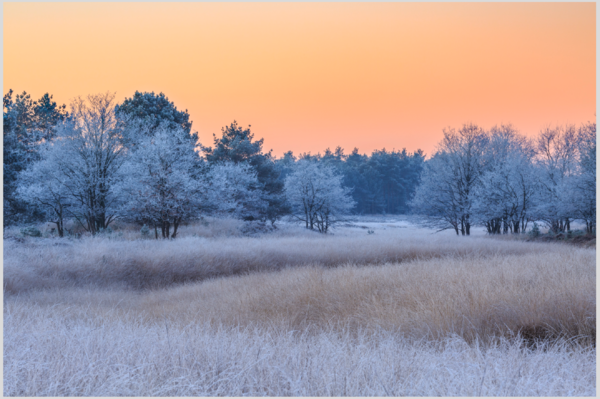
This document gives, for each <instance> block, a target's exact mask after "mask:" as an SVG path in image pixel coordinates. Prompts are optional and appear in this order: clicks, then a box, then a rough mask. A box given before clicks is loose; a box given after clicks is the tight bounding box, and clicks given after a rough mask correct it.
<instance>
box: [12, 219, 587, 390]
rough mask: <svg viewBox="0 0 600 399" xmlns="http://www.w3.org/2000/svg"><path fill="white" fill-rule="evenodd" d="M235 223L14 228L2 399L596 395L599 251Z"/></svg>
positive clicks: (401, 225)
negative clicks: (24, 233) (149, 236)
mask: <svg viewBox="0 0 600 399" xmlns="http://www.w3.org/2000/svg"><path fill="white" fill-rule="evenodd" d="M227 223H229V224H227ZM236 229H237V227H236V226H235V224H234V223H232V222H223V221H218V220H213V221H211V223H210V224H209V225H208V226H205V225H195V226H188V227H185V228H183V229H182V237H181V238H178V239H176V240H173V241H162V240H161V241H155V240H140V239H138V238H139V233H138V232H136V231H135V230H134V229H132V230H129V231H127V230H125V231H124V232H123V234H122V235H119V234H114V235H113V236H112V238H109V237H96V238H83V239H79V240H70V239H63V240H58V239H53V238H38V239H35V238H26V239H22V240H14V239H10V238H9V239H6V240H5V241H4V290H5V291H4V292H5V294H4V394H5V395H7V396H31V395H38V396H61V395H72V396H87V395H92V396H107V395H108V396H121V395H135V396H155V395H162V396H188V395H228V396H242V395H249V396H261V395H276V396H287V395H295V396H302V395H307V396H330V395H333V396H345V395H352V396H365V395H391V396H401V395H410V396H422V395H428V396H433V395H441V396H453V395H458V396H469V395H483V396H486V395H490V396H512V395H515V396H527V395H534V396H563V395H575V396H595V393H596V386H595V381H596V351H595V334H596V332H595V323H596V316H595V315H596V302H595V298H596V286H595V282H596V272H595V264H596V251H595V248H580V247H576V246H572V245H566V244H560V243H537V242H536V243H531V242H524V241H521V240H515V239H510V238H508V237H502V238H492V237H487V236H485V235H484V234H483V233H482V232H478V231H476V232H475V234H474V236H471V237H457V236H455V235H454V233H453V232H450V231H446V232H441V233H438V234H432V233H433V231H432V230H427V229H420V228H417V227H416V226H414V225H413V224H412V223H411V221H410V219H407V218H402V217H397V218H387V219H383V218H377V217H372V218H366V217H365V218H361V219H358V220H355V221H354V222H352V223H348V224H347V225H346V226H344V227H340V228H338V229H336V230H334V235H329V236H322V235H319V234H312V233H310V232H307V231H305V230H303V229H300V228H297V227H294V226H289V225H286V224H285V223H282V224H281V227H280V228H279V229H278V230H276V231H275V232H273V233H269V234H265V235H262V236H260V235H259V236H255V237H240V236H239V234H237V233H236V231H237V230H236ZM368 230H373V231H374V233H373V234H368V233H367V231H368Z"/></svg>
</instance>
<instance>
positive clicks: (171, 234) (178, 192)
mask: <svg viewBox="0 0 600 399" xmlns="http://www.w3.org/2000/svg"><path fill="white" fill-rule="evenodd" d="M153 130H154V132H153V135H144V136H143V138H142V139H141V140H139V142H138V144H137V145H136V146H135V148H134V149H133V150H132V151H131V153H130V154H129V155H128V157H127V160H126V162H125V163H124V165H123V168H122V169H121V173H120V174H121V175H122V176H123V179H122V181H121V182H120V184H119V185H118V186H117V190H118V191H119V193H120V194H121V196H122V197H123V201H122V205H121V208H120V216H121V217H122V218H123V219H125V220H128V221H131V222H136V223H139V224H148V225H152V226H154V229H155V236H156V238H158V230H159V229H160V231H161V236H162V237H163V238H175V237H176V236H177V231H178V228H179V226H180V225H181V224H182V223H185V222H187V221H189V220H193V219H195V218H197V217H198V216H199V215H200V212H201V210H202V209H204V208H207V207H208V206H209V198H208V195H207V187H208V185H207V184H206V183H205V182H204V181H202V180H197V179H195V178H194V176H193V175H194V170H195V167H196V166H197V163H198V159H199V155H198V153H197V152H196V151H195V150H196V146H195V145H194V144H193V143H192V142H190V141H189V140H186V139H183V138H182V137H183V133H184V132H183V131H182V128H181V127H175V128H173V127H172V126H169V125H168V124H167V123H161V124H160V125H159V126H158V127H153ZM174 130H177V131H174ZM144 132H145V130H144V129H142V130H141V133H140V134H143V133H144ZM171 227H172V228H173V230H172V231H171Z"/></svg>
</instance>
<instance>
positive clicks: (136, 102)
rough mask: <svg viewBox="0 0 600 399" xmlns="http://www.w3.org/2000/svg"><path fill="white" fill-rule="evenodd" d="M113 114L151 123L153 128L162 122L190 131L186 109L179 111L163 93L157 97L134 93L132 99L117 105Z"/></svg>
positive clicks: (190, 125)
mask: <svg viewBox="0 0 600 399" xmlns="http://www.w3.org/2000/svg"><path fill="white" fill-rule="evenodd" d="M115 112H116V113H117V114H121V115H127V116H130V117H134V118H139V119H142V120H145V121H148V120H150V121H153V125H154V128H157V127H158V125H159V124H160V123H161V122H163V121H169V122H170V123H172V124H173V127H176V126H179V127H181V128H182V129H183V130H184V131H185V132H186V133H188V134H190V132H191V129H192V122H191V121H190V114H189V113H188V111H187V109H186V110H185V111H179V110H178V109H177V107H176V106H175V104H173V103H172V102H171V101H169V99H168V98H167V97H166V96H165V95H164V94H163V93H160V94H158V95H157V94H154V92H151V93H148V92H144V93H140V92H139V91H136V92H135V94H134V95H133V97H132V98H126V99H125V101H123V103H122V104H120V105H117V106H116V107H115Z"/></svg>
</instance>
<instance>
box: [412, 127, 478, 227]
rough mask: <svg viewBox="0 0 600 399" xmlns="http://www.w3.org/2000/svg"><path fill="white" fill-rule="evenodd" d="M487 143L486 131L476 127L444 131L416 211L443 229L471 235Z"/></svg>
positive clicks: (416, 200) (416, 201) (425, 173)
mask: <svg viewBox="0 0 600 399" xmlns="http://www.w3.org/2000/svg"><path fill="white" fill-rule="evenodd" d="M487 143H488V135H487V134H486V132H485V131H484V130H483V129H481V128H480V127H478V126H477V125H474V124H465V125H463V127H462V128H461V129H460V130H458V131H456V130H455V129H444V138H443V140H442V142H441V143H440V145H439V148H438V150H437V152H436V154H435V155H434V157H433V158H432V159H431V160H430V161H429V162H428V163H429V165H427V163H426V167H425V170H424V171H423V174H422V176H421V179H422V180H421V185H420V186H419V187H418V188H417V190H416V193H415V197H414V198H413V201H412V205H413V212H415V213H420V214H422V215H424V216H426V217H428V218H429V220H430V223H433V224H434V225H436V226H437V227H439V228H441V229H447V228H453V229H454V230H455V231H456V234H459V231H460V233H461V234H462V235H469V234H470V233H471V225H472V224H473V223H474V220H473V210H472V206H473V202H474V200H475V192H474V189H475V188H476V187H477V185H478V184H479V179H480V177H481V174H482V173H483V172H484V170H485V161H486V159H485V150H486V146H487ZM434 159H435V161H433V160H434Z"/></svg>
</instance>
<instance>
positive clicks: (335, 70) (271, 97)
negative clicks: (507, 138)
mask: <svg viewBox="0 0 600 399" xmlns="http://www.w3.org/2000/svg"><path fill="white" fill-rule="evenodd" d="M3 7H4V92H6V91H8V89H9V88H12V89H13V90H15V91H16V92H21V91H23V90H26V91H27V92H29V93H31V94H32V96H33V97H35V98H36V99H37V98H39V97H40V96H41V95H42V94H43V93H45V92H49V93H50V94H53V95H54V98H55V100H57V101H58V102H59V103H67V104H68V103H69V102H70V99H71V98H73V97H75V96H77V95H87V94H90V93H97V92H105V91H107V90H109V91H113V92H116V93H117V99H118V100H119V102H120V101H122V100H123V99H124V98H125V97H131V96H132V95H133V93H134V92H135V91H136V90H139V91H154V92H157V93H158V92H161V91H162V92H164V93H165V94H166V95H167V96H168V97H169V99H170V100H171V101H174V102H175V105H176V106H177V107H178V108H180V109H186V108H187V109H188V110H189V112H190V115H191V119H192V120H193V129H194V130H197V131H198V132H199V134H200V139H201V142H202V143H203V144H205V145H206V144H212V133H218V134H220V129H221V127H222V126H225V125H227V124H229V123H231V122H232V121H233V120H234V119H236V120H237V121H238V123H240V124H242V125H244V126H246V125H248V124H251V125H252V130H253V131H254V133H255V136H256V137H257V138H260V137H264V139H265V149H267V150H268V149H271V148H272V149H273V150H274V154H275V155H277V156H280V155H281V154H283V152H285V151H287V150H293V151H294V153H295V154H298V153H299V152H304V151H312V152H313V153H316V152H318V151H321V152H322V151H323V150H324V149H325V148H326V147H331V148H332V149H333V148H335V147H336V146H337V145H340V146H342V147H343V148H344V149H345V150H346V152H350V151H351V150H352V148H353V147H358V148H359V150H360V152H361V153H365V152H367V153H370V152H371V151H372V150H374V149H381V148H383V147H385V148H386V149H392V148H395V149H401V148H404V147H405V148H406V149H407V150H409V151H414V150H416V149H417V148H421V149H423V150H424V151H425V152H426V153H427V154H431V153H432V152H433V150H434V147H435V144H436V143H437V142H438V141H439V140H440V139H441V137H442V129H443V128H444V127H446V126H454V127H459V126H460V125H461V124H462V123H464V122H469V121H471V122H475V123H478V124H480V125H482V126H483V127H484V128H489V127H491V126H492V125H494V124H496V123H501V122H504V123H506V122H512V123H513V124H514V125H516V127H517V128H519V129H520V130H521V131H522V132H523V133H525V134H528V135H533V134H536V133H537V131H538V130H539V129H540V128H542V127H543V126H545V125H547V124H557V123H559V124H563V123H576V124H579V123H581V122H585V121H588V120H594V121H595V119H596V118H595V112H596V5H595V3H4V5H3Z"/></svg>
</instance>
